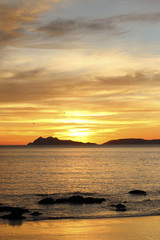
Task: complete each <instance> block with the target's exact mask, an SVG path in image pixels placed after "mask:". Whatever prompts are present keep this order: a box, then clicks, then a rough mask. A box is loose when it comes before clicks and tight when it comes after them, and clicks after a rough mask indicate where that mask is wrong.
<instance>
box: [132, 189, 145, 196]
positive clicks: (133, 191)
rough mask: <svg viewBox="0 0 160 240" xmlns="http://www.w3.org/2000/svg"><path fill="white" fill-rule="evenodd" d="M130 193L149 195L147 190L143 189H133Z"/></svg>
mask: <svg viewBox="0 0 160 240" xmlns="http://www.w3.org/2000/svg"><path fill="white" fill-rule="evenodd" d="M129 193H130V194H133V195H147V193H146V192H145V191H142V190H132V191H130V192H129Z"/></svg>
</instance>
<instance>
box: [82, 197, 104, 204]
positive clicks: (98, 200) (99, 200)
mask: <svg viewBox="0 0 160 240" xmlns="http://www.w3.org/2000/svg"><path fill="white" fill-rule="evenodd" d="M104 201H105V198H93V197H87V198H84V203H86V204H95V203H102V202H104Z"/></svg>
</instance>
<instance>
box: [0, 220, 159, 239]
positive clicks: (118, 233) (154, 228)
mask: <svg viewBox="0 0 160 240" xmlns="http://www.w3.org/2000/svg"><path fill="white" fill-rule="evenodd" d="M159 222H160V216H140V217H118V218H99V219H55V220H43V221H41V220H40V221H26V222H25V221H24V222H23V224H22V225H13V226H11V225H8V224H3V225H0V238H1V239H3V240H18V239H24V240H28V239H31V240H32V239H34V240H38V239H39V240H44V239H47V240H63V239H65V240H71V239H74V240H81V239H83V240H91V239H92V240H97V239H98V240H102V239H103V240H104V239H105V240H142V239H145V240H147V239H150V240H158V239H159V236H160V228H159Z"/></svg>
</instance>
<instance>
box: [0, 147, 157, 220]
mask: <svg viewBox="0 0 160 240" xmlns="http://www.w3.org/2000/svg"><path fill="white" fill-rule="evenodd" d="M0 181H1V183H0V203H1V206H11V207H23V208H27V209H29V210H30V213H31V212H34V211H39V212H40V213H42V214H41V215H39V216H31V215H30V214H29V213H26V214H25V217H26V220H25V221H33V220H42V219H43V220H45V219H66V218H68V219H69V218H73V219H74V218H75V219H78V218H84V219H88V218H110V217H122V216H148V215H159V214H160V147H158V146H153V145H152V146H149V145H147V146H137V147H135V146H134V147H133V146H132V147H131V146H130V147H126V146H123V147H122V146H121V147H118V146H116V147H106V148H103V147H100V148H52V147H42V148H41V147H28V146H24V147H2V146H1V147H0ZM135 189H138V190H143V191H146V193H147V194H146V195H144V196H137V195H131V194H129V191H131V190H135ZM71 196H82V197H93V198H105V199H106V201H104V202H102V203H101V204H69V203H61V204H53V205H40V204H38V201H40V200H41V199H43V198H47V197H51V198H53V199H54V200H56V199H58V198H69V197H71ZM119 203H121V204H123V205H125V206H126V211H116V209H115V205H116V204H119ZM3 214H4V213H0V216H2V215H3ZM2 222H3V220H1V223H2Z"/></svg>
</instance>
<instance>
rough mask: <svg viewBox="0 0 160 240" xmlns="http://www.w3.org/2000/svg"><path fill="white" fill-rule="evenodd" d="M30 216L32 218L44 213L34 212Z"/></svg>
mask: <svg viewBox="0 0 160 240" xmlns="http://www.w3.org/2000/svg"><path fill="white" fill-rule="evenodd" d="M30 215H31V216H39V215H42V213H40V212H33V213H31V214H30Z"/></svg>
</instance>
